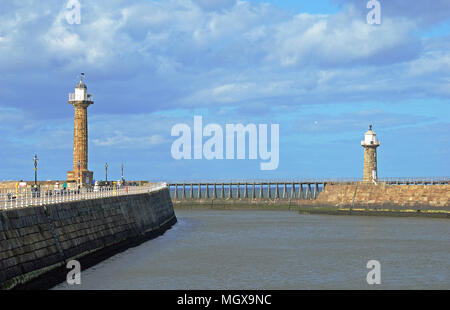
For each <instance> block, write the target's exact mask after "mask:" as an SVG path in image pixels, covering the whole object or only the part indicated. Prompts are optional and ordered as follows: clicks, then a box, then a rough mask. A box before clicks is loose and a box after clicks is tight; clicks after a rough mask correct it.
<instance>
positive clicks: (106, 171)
mask: <svg viewBox="0 0 450 310" xmlns="http://www.w3.org/2000/svg"><path fill="white" fill-rule="evenodd" d="M105 181H106V182H108V163H106V164H105Z"/></svg>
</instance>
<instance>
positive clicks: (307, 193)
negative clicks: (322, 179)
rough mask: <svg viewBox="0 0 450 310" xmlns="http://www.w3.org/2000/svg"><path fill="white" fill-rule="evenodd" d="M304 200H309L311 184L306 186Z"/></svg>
mask: <svg viewBox="0 0 450 310" xmlns="http://www.w3.org/2000/svg"><path fill="white" fill-rule="evenodd" d="M306 199H311V184H310V183H308V184H307V186H306Z"/></svg>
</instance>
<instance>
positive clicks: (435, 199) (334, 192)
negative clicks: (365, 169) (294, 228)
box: [315, 183, 450, 208]
mask: <svg viewBox="0 0 450 310" xmlns="http://www.w3.org/2000/svg"><path fill="white" fill-rule="evenodd" d="M315 204H321V205H334V206H351V205H353V206H380V207H381V206H397V207H432V208H435V207H442V208H444V207H450V186H449V185H386V184H385V183H380V184H378V185H375V184H364V183H359V184H352V185H328V186H326V187H325V190H324V191H323V192H321V193H320V194H319V196H318V198H317V200H316V201H315Z"/></svg>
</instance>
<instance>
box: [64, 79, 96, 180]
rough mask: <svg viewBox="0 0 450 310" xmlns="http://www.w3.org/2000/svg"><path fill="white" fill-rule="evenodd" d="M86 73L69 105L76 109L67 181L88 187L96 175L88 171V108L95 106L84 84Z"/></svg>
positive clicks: (70, 98) (70, 96)
mask: <svg viewBox="0 0 450 310" xmlns="http://www.w3.org/2000/svg"><path fill="white" fill-rule="evenodd" d="M83 76H84V73H82V74H81V78H80V82H79V83H78V84H77V85H76V86H75V92H74V93H71V94H69V104H71V105H73V106H74V108H75V117H74V129H73V170H72V171H68V172H67V180H68V181H72V182H76V183H77V184H78V185H81V186H86V185H89V184H92V180H93V178H94V173H93V172H92V171H89V170H88V122H87V108H88V107H89V106H90V105H91V104H94V100H93V97H92V95H91V94H88V93H87V87H86V84H84V83H83Z"/></svg>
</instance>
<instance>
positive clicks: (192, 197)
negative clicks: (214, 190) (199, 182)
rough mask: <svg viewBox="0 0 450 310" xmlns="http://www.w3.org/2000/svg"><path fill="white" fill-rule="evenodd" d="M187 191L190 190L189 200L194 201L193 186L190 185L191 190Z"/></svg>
mask: <svg viewBox="0 0 450 310" xmlns="http://www.w3.org/2000/svg"><path fill="white" fill-rule="evenodd" d="M189 190H190V193H189V196H190V197H189V198H191V199H194V184H192V183H191V188H190V189H189Z"/></svg>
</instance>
